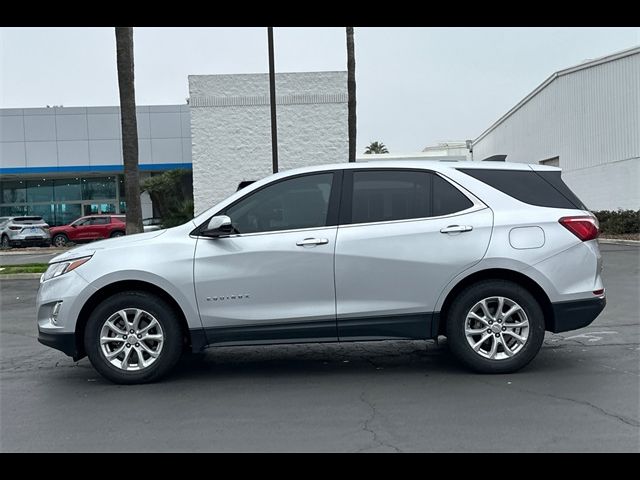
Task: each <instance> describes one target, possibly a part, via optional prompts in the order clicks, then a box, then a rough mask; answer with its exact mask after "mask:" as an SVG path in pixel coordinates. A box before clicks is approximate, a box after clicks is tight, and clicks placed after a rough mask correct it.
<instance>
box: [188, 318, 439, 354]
mask: <svg viewBox="0 0 640 480" xmlns="http://www.w3.org/2000/svg"><path fill="white" fill-rule="evenodd" d="M439 316H440V315H439V312H435V313H433V312H432V313H411V314H401V315H386V316H375V317H358V318H346V319H340V320H338V321H337V326H336V320H335V319H331V320H322V321H313V322H295V323H292V322H286V323H271V324H264V325H255V324H254V325H243V326H224V327H209V328H206V329H192V330H191V331H190V332H189V333H190V335H191V344H192V350H193V351H200V350H202V349H203V348H205V347H207V346H210V347H215V346H220V347H222V346H241V345H274V344H292V343H328V342H338V341H340V342H360V341H375V340H400V339H404V340H427V339H430V338H435V337H436V336H437V334H438V322H439Z"/></svg>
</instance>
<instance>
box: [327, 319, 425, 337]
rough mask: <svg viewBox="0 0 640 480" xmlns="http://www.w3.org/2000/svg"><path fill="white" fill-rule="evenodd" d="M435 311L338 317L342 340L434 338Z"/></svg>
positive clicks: (339, 335) (339, 332)
mask: <svg viewBox="0 0 640 480" xmlns="http://www.w3.org/2000/svg"><path fill="white" fill-rule="evenodd" d="M433 317H434V314H433V313H407V314H398V315H385V316H374V317H357V318H338V339H339V340H340V341H341V342H356V341H366V340H392V339H415V340H426V339H429V338H433V336H434V335H433V329H432V322H433Z"/></svg>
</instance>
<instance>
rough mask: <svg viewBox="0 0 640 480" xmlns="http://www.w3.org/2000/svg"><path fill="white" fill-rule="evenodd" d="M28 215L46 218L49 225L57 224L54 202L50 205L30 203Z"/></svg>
mask: <svg viewBox="0 0 640 480" xmlns="http://www.w3.org/2000/svg"><path fill="white" fill-rule="evenodd" d="M27 215H33V216H37V217H42V218H44V221H45V222H47V223H48V224H49V225H55V216H54V213H53V204H49V205H28V206H27Z"/></svg>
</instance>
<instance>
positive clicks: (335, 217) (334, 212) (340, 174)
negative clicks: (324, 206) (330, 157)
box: [325, 170, 344, 227]
mask: <svg viewBox="0 0 640 480" xmlns="http://www.w3.org/2000/svg"><path fill="white" fill-rule="evenodd" d="M343 178H344V170H333V181H332V182H331V195H330V196H329V206H328V212H327V222H326V223H327V224H326V225H325V226H327V227H333V226H335V225H338V221H339V214H340V202H341V201H342V179H343Z"/></svg>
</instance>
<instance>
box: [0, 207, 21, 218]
mask: <svg viewBox="0 0 640 480" xmlns="http://www.w3.org/2000/svg"><path fill="white" fill-rule="evenodd" d="M26 214H27V206H26V205H11V206H9V207H7V206H5V207H0V217H14V216H18V215H26Z"/></svg>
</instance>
